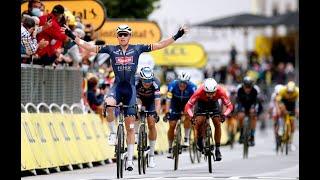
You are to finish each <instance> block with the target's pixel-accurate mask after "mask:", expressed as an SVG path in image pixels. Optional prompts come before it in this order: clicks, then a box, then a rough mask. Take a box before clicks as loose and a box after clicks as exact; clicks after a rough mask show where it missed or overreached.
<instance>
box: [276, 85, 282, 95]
mask: <svg viewBox="0 0 320 180" xmlns="http://www.w3.org/2000/svg"><path fill="white" fill-rule="evenodd" d="M282 87H283V85H282V84H277V85H276V86H275V87H274V92H275V93H279V91H280V89H281V88H282Z"/></svg>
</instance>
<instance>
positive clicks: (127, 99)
mask: <svg viewBox="0 0 320 180" xmlns="http://www.w3.org/2000/svg"><path fill="white" fill-rule="evenodd" d="M118 90H119V93H118V94H119V95H120V96H121V99H122V102H123V104H124V105H129V106H134V105H135V104H136V97H137V96H136V88H135V86H134V85H130V84H129V83H123V84H122V85H121V88H119V89H118ZM124 116H125V118H124V120H125V127H126V131H127V148H128V151H127V152H128V164H129V165H128V168H127V169H128V170H132V169H133V167H132V160H133V151H134V143H135V137H134V134H135V131H134V127H135V121H136V108H135V107H130V108H125V109H124ZM129 161H130V162H129ZM129 168H130V169H129Z"/></svg>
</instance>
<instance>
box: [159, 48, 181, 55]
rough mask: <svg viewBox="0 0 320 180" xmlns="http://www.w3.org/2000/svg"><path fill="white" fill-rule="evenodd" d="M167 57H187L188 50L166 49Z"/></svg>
mask: <svg viewBox="0 0 320 180" xmlns="http://www.w3.org/2000/svg"><path fill="white" fill-rule="evenodd" d="M164 54H165V55H186V54H187V53H186V50H185V49H184V48H182V47H173V48H165V49H164Z"/></svg>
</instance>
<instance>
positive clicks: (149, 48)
mask: <svg viewBox="0 0 320 180" xmlns="http://www.w3.org/2000/svg"><path fill="white" fill-rule="evenodd" d="M136 47H137V50H138V51H139V54H141V53H143V52H150V51H152V44H138V45H136Z"/></svg>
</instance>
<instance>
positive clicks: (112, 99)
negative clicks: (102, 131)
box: [105, 84, 119, 134]
mask: <svg viewBox="0 0 320 180" xmlns="http://www.w3.org/2000/svg"><path fill="white" fill-rule="evenodd" d="M116 88H117V84H114V85H113V86H112V88H111V89H110V91H109V93H108V95H107V98H106V99H105V104H108V105H113V106H114V105H116V104H117V103H119V101H118V100H117V96H116ZM114 110H115V108H113V107H108V108H107V113H108V115H107V122H108V127H109V130H110V133H111V134H113V133H116V129H115V121H114V120H115V115H114Z"/></svg>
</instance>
